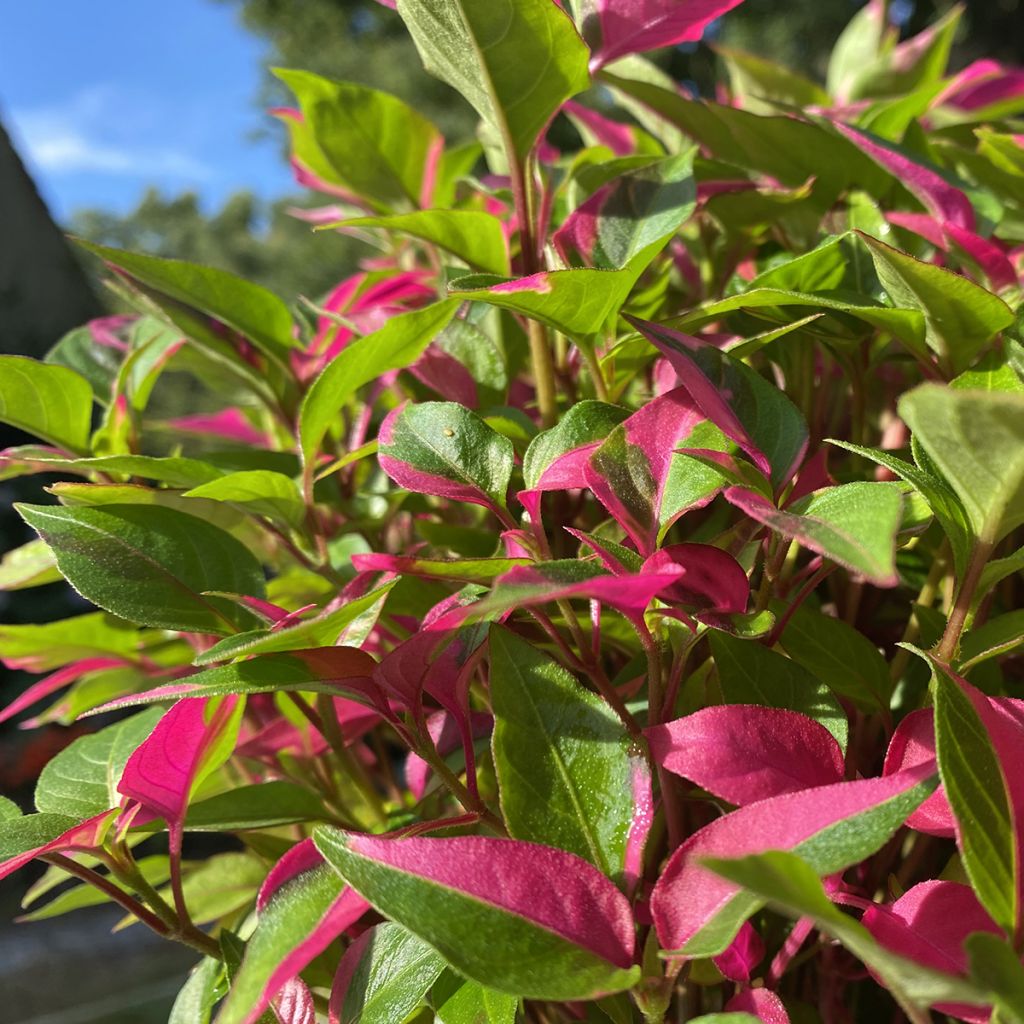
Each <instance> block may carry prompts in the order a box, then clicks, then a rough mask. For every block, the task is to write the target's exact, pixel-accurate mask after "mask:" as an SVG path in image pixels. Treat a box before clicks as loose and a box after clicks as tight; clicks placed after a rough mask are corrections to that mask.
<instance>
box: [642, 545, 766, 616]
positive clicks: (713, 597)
mask: <svg viewBox="0 0 1024 1024" xmlns="http://www.w3.org/2000/svg"><path fill="white" fill-rule="evenodd" d="M674 572H678V577H677V578H676V579H675V580H674V581H673V582H672V583H671V584H669V585H668V586H667V587H664V588H663V589H662V590H661V591H660V592H659V594H658V597H659V598H661V600H662V601H664V602H666V603H667V604H681V605H683V606H685V607H686V608H687V609H688V610H692V611H693V612H694V613H695V614H698V613H699V615H700V616H710V617H711V618H717V617H719V616H725V615H735V614H740V613H742V612H745V611H746V610H747V601H748V599H749V597H750V581H749V580H748V579H747V574H746V573H745V572H744V571H743V567H742V566H741V565H740V564H739V562H737V561H736V559H735V558H733V557H732V555H730V554H728V552H725V551H722V550H721V548H716V547H712V546H711V545H710V544H670V545H669V546H668V547H665V548H661V549H660V550H658V551H655V552H654V554H653V555H651V556H650V557H649V558H648V559H647V560H646V561H645V562H644V564H643V566H642V568H641V569H640V575H641V576H644V575H656V574H665V573H674Z"/></svg>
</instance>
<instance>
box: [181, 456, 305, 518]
mask: <svg viewBox="0 0 1024 1024" xmlns="http://www.w3.org/2000/svg"><path fill="white" fill-rule="evenodd" d="M184 497H186V498H210V499H212V500H213V501H224V502H227V503H228V504H229V505H234V506H235V508H238V509H241V510H242V511H243V512H249V513H251V514H252V515H257V516H266V518H267V519H272V520H274V521H275V522H278V523H283V524H284V525H285V526H290V527H294V528H297V527H299V526H301V525H302V523H303V521H304V520H305V518H306V506H305V503H304V502H303V500H302V495H301V494H299V489H298V487H296V486H295V481H294V480H292V479H290V478H289V477H287V476H285V475H284V473H275V472H273V471H272V470H269V469H252V470H245V471H242V472H239V473H228V474H227V475H226V476H222V477H219V478H218V479H216V480H211V481H210V482H209V483H205V484H200V485H199V486H198V487H193V488H192V490H190V491H186V492H185V495H184Z"/></svg>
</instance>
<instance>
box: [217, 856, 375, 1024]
mask: <svg viewBox="0 0 1024 1024" xmlns="http://www.w3.org/2000/svg"><path fill="white" fill-rule="evenodd" d="M256 903H257V911H258V914H259V917H258V921H257V924H256V930H255V931H254V932H253V934H252V938H250V939H249V942H248V943H247V945H246V950H245V958H244V959H243V960H242V965H241V968H240V969H239V971H238V973H237V975H236V976H235V978H234V981H233V982H232V985H231V992H230V993H229V994H228V998H227V1000H226V1001H225V1003H224V1005H223V1007H222V1008H221V1011H220V1014H219V1015H218V1017H217V1021H216V1024H256V1022H257V1021H258V1020H259V1017H260V1015H261V1014H262V1013H263V1011H264V1010H265V1009H266V1008H267V1006H269V1005H270V1002H271V1000H272V999H273V998H274V996H276V995H277V994H278V993H279V992H280V991H281V989H282V988H283V987H284V986H285V984H286V983H287V982H288V981H289V980H290V979H292V978H296V977H298V975H299V972H300V971H302V970H303V969H304V968H305V967H306V966H307V965H308V964H309V963H310V962H311V961H312V960H314V959H315V958H316V957H318V956H319V955H320V954H321V953H322V952H323V951H324V950H325V949H327V947H328V946H329V945H330V944H331V943H332V942H334V941H335V940H336V939H337V938H338V937H339V936H340V935H341V934H342V933H343V932H344V931H346V930H347V929H348V928H350V927H351V926H352V925H354V924H355V923H356V922H357V921H358V920H359V918H360V917H362V916H363V914H365V913H366V911H367V910H369V909H370V907H369V904H368V903H367V902H366V901H365V900H363V899H362V898H361V897H360V896H358V895H357V894H356V893H355V892H353V891H352V890H351V889H349V888H348V887H347V886H346V885H345V884H344V883H343V882H342V881H341V879H340V878H339V877H338V876H337V874H336V873H335V872H334V871H332V870H331V869H330V868H329V867H328V866H327V865H326V864H325V863H324V860H323V858H322V857H321V856H320V854H319V853H318V852H317V850H316V847H315V846H314V845H313V841H312V840H311V839H306V840H303V841H302V842H301V843H299V844H297V845H296V846H293V847H292V848H291V849H290V850H289V851H288V852H287V853H286V854H285V855H284V856H283V857H282V858H281V859H280V860H279V861H278V862H277V864H276V865H275V866H274V868H273V869H272V870H271V872H270V874H269V875H267V878H266V881H265V882H264V883H263V886H262V887H261V889H260V892H259V896H258V897H257V901H256Z"/></svg>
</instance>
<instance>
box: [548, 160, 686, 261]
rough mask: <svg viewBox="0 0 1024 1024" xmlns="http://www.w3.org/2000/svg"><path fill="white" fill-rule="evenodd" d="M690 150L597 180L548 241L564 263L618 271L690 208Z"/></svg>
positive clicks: (683, 217) (683, 218)
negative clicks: (605, 180) (607, 179)
mask: <svg viewBox="0 0 1024 1024" xmlns="http://www.w3.org/2000/svg"><path fill="white" fill-rule="evenodd" d="M696 201H697V189H696V185H695V183H694V179H693V152H692V150H690V151H685V152H682V153H677V154H676V155H675V156H670V157H666V158H665V159H664V160H658V161H657V162H655V163H652V164H647V165H646V166H644V167H640V168H637V169H636V170H633V171H628V172H627V173H625V174H623V175H620V176H619V177H618V178H615V179H613V180H612V181H610V182H608V183H607V184H606V185H602V186H601V187H600V188H599V189H598V190H597V191H596V192H595V193H594V194H593V195H592V196H590V197H589V198H588V199H587V200H586V201H585V202H584V203H583V204H582V205H581V206H579V207H577V208H576V209H575V210H574V211H573V212H572V213H571V214H570V215H569V217H567V218H566V220H565V223H564V224H563V225H562V226H561V227H560V228H559V229H558V230H557V231H556V232H555V233H554V235H553V236H552V241H553V243H554V245H555V247H556V248H557V249H558V252H559V253H560V254H561V256H562V259H563V260H564V261H565V262H566V263H567V264H568V265H570V266H573V265H580V264H582V265H583V266H585V267H596V268H599V269H602V270H620V269H621V268H623V267H624V266H626V264H627V263H628V262H629V261H630V260H631V259H632V258H633V257H634V256H636V255H637V254H638V253H640V252H641V251H642V250H643V249H645V248H646V247H647V246H649V245H651V244H653V243H655V242H657V241H658V240H659V239H660V238H663V237H664V236H665V235H668V234H671V233H673V232H675V231H677V230H678V229H679V227H680V225H681V224H683V223H684V221H686V219H687V218H688V217H689V216H690V214H691V213H693V210H694V208H695V206H696Z"/></svg>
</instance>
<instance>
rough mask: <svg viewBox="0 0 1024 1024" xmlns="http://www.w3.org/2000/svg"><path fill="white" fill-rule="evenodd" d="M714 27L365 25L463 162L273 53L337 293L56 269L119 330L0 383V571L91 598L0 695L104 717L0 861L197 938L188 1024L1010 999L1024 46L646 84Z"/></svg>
mask: <svg viewBox="0 0 1024 1024" xmlns="http://www.w3.org/2000/svg"><path fill="white" fill-rule="evenodd" d="M737 3H738V0H719V2H710V0H709V2H701V0H632V2H630V3H619V2H615V3H613V2H612V0H573V2H571V3H568V4H563V5H562V6H563V7H565V8H572V10H563V9H562V7H560V6H558V5H556V4H555V3H553V2H552V0H398V14H399V15H400V16H401V17H402V18H404V20H405V22H406V25H407V26H408V28H409V30H410V31H411V33H412V35H413V38H414V40H415V42H416V44H417V47H418V48H419V50H420V53H421V55H422V57H423V60H424V62H425V64H426V66H427V68H428V69H429V70H430V71H432V72H433V73H434V74H435V75H437V76H439V77H440V78H442V79H444V80H445V81H447V82H449V83H451V84H452V85H454V86H455V87H456V88H458V89H459V90H460V91H461V92H462V93H463V94H464V95H465V96H466V98H467V100H469V102H470V103H471V104H472V105H473V106H474V107H475V108H476V111H477V113H478V114H479V115H480V117H481V120H482V125H481V130H480V140H481V141H480V143H479V144H478V143H471V144H468V145H465V144H464V145H454V146H453V145H446V144H445V141H444V140H443V139H442V138H441V136H440V135H439V133H438V131H437V130H436V129H435V128H434V126H433V125H432V124H431V123H430V122H429V121H427V120H425V119H424V118H423V117H421V116H420V115H418V114H417V113H416V112H415V111H413V110H412V109H410V108H409V107H407V106H406V105H404V104H403V103H401V102H399V101H398V100H396V99H394V98H393V97H390V96H388V95H385V94H383V93H378V92H374V91H373V90H370V89H367V88H365V87H362V86H358V85H352V84H346V83H340V82H333V81H328V80H326V79H323V78H320V77H317V76H315V75H312V74H309V73H305V72H301V71H282V72H280V73H279V74H280V77H281V78H282V80H283V81H284V82H285V83H286V85H287V86H288V87H289V88H290V89H291V90H292V91H293V92H294V94H295V96H296V100H297V103H298V108H297V109H294V110H284V111H280V112H279V114H280V116H281V117H282V118H283V119H284V121H285V122H286V124H287V125H288V127H289V130H290V132H291V139H292V147H293V153H294V164H295V167H296V170H297V173H298V175H299V177H300V179H301V180H302V181H303V182H304V183H305V184H307V185H309V186H311V187H312V188H313V189H316V190H319V191H320V192H323V193H325V194H326V195H327V196H328V197H329V200H328V201H329V203H330V205H328V206H326V207H325V208H323V209H321V210H319V211H318V212H317V213H316V214H315V215H313V216H314V219H316V220H318V221H320V222H321V223H322V224H323V225H326V226H328V227H333V228H335V229H338V230H342V231H345V232H348V233H351V234H355V235H356V236H358V237H362V238H365V239H366V240H368V241H369V242H371V243H372V244H374V245H376V246H377V247H378V251H377V253H376V254H375V255H374V256H373V258H372V259H371V258H368V259H367V260H366V261H365V264H364V267H363V270H362V271H361V272H360V273H359V274H357V275H356V276H354V277H351V278H349V279H347V280H345V281H343V282H341V284H339V285H338V287H337V288H336V289H335V290H334V291H333V292H331V293H330V295H329V296H328V297H327V298H326V299H325V300H324V301H323V302H321V303H319V304H314V303H310V302H308V301H305V300H304V301H301V302H298V303H296V305H295V306H293V307H289V306H287V305H285V304H284V303H283V302H282V301H281V300H280V299H279V298H277V297H276V296H274V295H272V294H271V293H269V292H267V291H265V290H263V289H262V288H260V287H257V286H255V285H252V284H248V283H246V282H245V281H242V280H239V279H237V278H234V277H232V276H230V275H228V274H226V273H223V272H219V271H214V270H210V269H208V268H205V267H202V266H198V265H190V264H186V263H180V262H173V261H167V260H162V259H158V258H155V257H151V256H145V255H139V254H134V253H128V252H122V251H117V250H112V249H106V248H101V247H98V246H94V245H87V246H86V248H88V249H90V250H91V251H92V252H94V253H95V254H96V255H97V256H99V257H100V258H101V259H102V260H104V261H105V262H106V263H107V264H108V265H109V267H110V268H111V270H112V271H113V278H112V282H113V286H114V288H115V289H116V291H117V293H118V294H119V295H120V296H121V297H122V298H123V299H124V300H126V301H127V302H129V303H130V304H131V306H132V307H133V308H135V309H137V310H138V315H137V316H118V317H115V318H108V319H106V320H102V321H98V322H93V323H92V324H90V325H88V326H87V327H85V328H83V329H81V330H79V331H77V332H75V333H73V334H72V335H70V336H68V337H67V338H65V339H64V340H63V341H62V342H61V343H60V344H59V345H58V346H57V347H56V348H55V349H54V351H53V352H52V353H51V354H50V356H49V357H48V359H47V360H46V361H45V362H41V363H40V362H32V361H30V360H25V359H21V358H18V357H14V356H7V357H3V361H2V364H0V418H2V419H4V420H5V421H6V422H9V423H13V424H14V425H16V426H19V427H21V428H22V429H24V430H26V431H29V432H30V433H32V434H33V435H35V436H37V437H38V438H39V443H38V444H36V445H29V446H25V447H20V448H16V449H12V450H8V451H7V452H5V453H4V455H3V472H4V473H5V474H6V475H7V476H13V475H19V474H30V473H44V472H45V473H50V474H53V473H57V474H59V475H60V476H61V477H64V478H66V479H65V480H64V482H61V483H57V484H55V485H53V486H52V487H49V488H48V491H49V493H50V494H51V495H52V496H53V497H54V498H56V499H57V500H56V502H49V503H43V504H32V505H24V506H21V507H20V512H21V515H22V516H23V518H24V519H25V521H26V522H27V523H28V524H29V525H30V526H32V527H33V528H34V529H35V530H36V531H37V532H38V534H39V539H38V540H35V541H33V542H31V543H30V544H27V545H26V546H24V547H22V548H20V549H18V550H17V551H15V552H12V553H10V554H9V555H8V556H7V558H6V559H5V560H4V562H3V567H2V570H0V571H2V576H3V581H4V585H5V586H6V587H8V588H18V587H27V586H32V585H36V584H40V583H43V582H47V581H50V580H53V579H56V578H59V577H64V578H65V579H67V580H68V581H69V582H70V583H71V585H72V586H73V587H74V588H75V589H76V590H77V591H78V592H79V593H80V594H81V595H82V596H83V597H84V598H85V599H87V600H88V601H90V602H91V603H92V604H94V605H95V606H96V607H97V609H98V610H96V611H90V612H87V613H85V614H82V615H79V616H76V617H74V618H70V619H67V620H65V621H63V622H58V623H54V624H49V625H38V626H19V627H4V628H2V629H0V654H2V656H3V658H4V659H5V661H6V662H7V664H9V665H12V666H17V667H21V668H25V669H28V670H29V671H32V672H36V673H39V674H40V675H42V678H41V679H40V680H39V681H37V682H35V683H34V684H33V685H32V686H30V687H29V688H28V689H27V690H26V691H25V692H24V693H23V694H21V695H20V696H19V697H18V698H17V699H16V700H15V701H14V702H13V703H12V704H11V705H10V706H8V707H7V708H6V709H5V710H4V711H3V713H2V716H0V717H2V718H5V719H6V718H10V717H12V716H15V715H19V714H20V713H21V712H23V711H24V710H26V709H29V708H32V709H33V713H34V715H35V717H34V718H32V719H31V720H30V721H27V722H23V723H22V724H23V725H25V726H32V725H35V724H38V723H46V722H60V723H65V724H69V723H71V722H76V721H78V720H79V719H81V718H83V716H89V715H93V714H103V715H105V718H104V719H102V721H104V722H106V723H107V724H105V725H103V727H102V728H100V729H98V730H97V731H95V732H91V733H89V734H87V735H84V736H82V737H81V738H78V739H76V740H75V741H74V742H73V743H71V744H70V745H69V746H68V747H67V748H66V749H64V750H63V751H62V752H61V753H60V754H59V755H58V756H56V757H55V758H54V759H53V760H52V761H51V762H50V763H49V764H48V765H47V767H46V768H45V769H44V771H43V772H42V774H41V776H40V778H39V782H38V788H37V790H36V798H35V802H36V807H37V811H36V813H31V814H25V815H22V814H21V811H20V810H19V808H18V807H16V806H15V805H14V804H13V803H11V802H10V801H7V802H3V801H0V813H2V815H3V818H4V820H3V823H2V824H0V862H2V864H0V872H2V873H4V874H6V873H9V872H11V871H14V870H15V869H17V868H19V867H21V866H22V865H24V864H26V863H28V862H29V861H31V860H33V859H39V860H42V861H44V862H46V863H47V864H48V868H47V873H46V875H45V876H44V879H43V883H42V884H41V885H39V886H36V887H35V889H34V890H33V893H32V897H33V899H37V898H39V897H40V896H41V894H42V893H44V892H46V893H51V894H52V892H53V889H54V886H56V885H58V884H60V883H61V882H64V881H66V880H67V877H68V876H69V875H70V876H73V879H74V880H75V881H74V883H73V887H72V888H69V889H66V890H62V891H60V892H59V893H58V894H57V895H56V896H55V897H53V899H52V902H49V903H47V904H44V905H43V906H42V907H41V908H40V907H39V906H38V904H37V903H35V902H33V903H32V904H31V908H32V913H31V914H30V915H29V916H49V915H53V914H56V913H58V912H61V911H64V910H71V909H74V908H76V907H79V906H84V905H87V904H94V903H96V902H98V901H101V900H114V901H116V902H117V903H119V904H121V906H122V907H124V908H125V909H126V910H127V911H128V912H129V913H130V914H132V915H134V917H136V918H138V920H139V921H140V922H141V923H142V924H143V925H145V926H148V927H149V928H152V929H154V930H155V931H157V932H158V933H160V934H162V935H165V936H167V937H168V938H171V939H175V940H177V941H179V942H183V943H187V944H188V945H190V946H193V947H195V949H196V950H197V952H198V953H200V954H201V955H202V960H201V961H200V963H199V965H198V966H197V968H196V970H195V972H194V973H193V975H192V976H191V977H190V979H189V980H188V982H187V984H186V985H185V988H184V989H183V990H182V994H181V996H180V997H179V999H178V1002H177V1004H176V1006H175V1009H174V1012H173V1016H172V1020H173V1021H174V1022H175V1024H184V1022H188V1024H193V1022H197V1021H208V1020H209V1019H210V1018H211V1015H212V1014H214V1013H215V1014H216V1020H217V1021H218V1022H219V1024H242V1022H249V1024H251V1022H253V1021H256V1020H259V1019H270V1018H269V1017H267V1016H266V1014H267V1013H272V1014H276V1016H277V1018H278V1019H280V1020H282V1021H286V1022H298V1021H313V1020H314V1019H317V1018H320V1019H322V1018H323V1017H324V1016H325V1015H329V1017H330V1020H332V1021H334V1020H338V1021H348V1022H351V1021H356V1020H359V1021H363V1022H365V1024H370V1022H381V1024H388V1022H399V1021H403V1020H406V1019H407V1018H409V1017H414V1018H415V1019H416V1020H421V1021H426V1020H431V1019H436V1020H439V1021H441V1022H443V1024H468V1022H478V1021H489V1022H494V1024H512V1022H513V1021H515V1020H520V1021H537V1022H547V1024H553V1022H556V1021H570V1020H588V1021H595V1022H596V1021H605V1020H610V1021H613V1022H627V1021H634V1020H636V1021H639V1020H641V1019H642V1020H644V1021H648V1022H655V1021H662V1020H665V1019H671V1020H680V1021H681V1020H691V1019H695V1018H697V1017H701V1016H702V1015H705V1014H712V1015H714V1014H721V1013H725V1016H713V1017H705V1018H704V1019H706V1020H709V1021H710V1020H712V1019H715V1020H719V1021H725V1020H730V1021H737V1022H738V1021H741V1020H751V1019H752V1018H759V1019H760V1020H762V1021H765V1022H778V1021H785V1020H789V1019H792V1020H794V1021H797V1020H799V1021H814V1020H819V1019H820V1020H823V1021H828V1022H830V1021H847V1020H856V1021H864V1022H868V1021H877V1020H890V1019H903V1018H901V1017H900V1014H901V1013H902V1014H903V1015H904V1017H905V1019H909V1020H912V1021H917V1022H923V1021H926V1020H930V1019H931V1017H930V1014H929V1010H928V1009H927V1008H928V1007H932V1006H936V1007H938V1008H939V1009H940V1011H943V1012H947V1013H949V1014H950V1015H952V1016H955V1017H957V1018H960V1019H964V1020H968V1021H979V1020H984V1019H987V1018H988V1016H989V1014H990V1012H991V1010H990V1008H991V1007H992V1006H995V1007H996V1010H995V1013H996V1014H997V1015H998V1017H999V1019H1000V1020H1003V1021H1006V1022H1011V1021H1016V1022H1020V1021H1021V1020H1024V1010H1022V1006H1024V997H1022V992H1024V970H1022V968H1021V964H1020V953H1021V950H1022V940H1024V927H1022V912H1024V908H1022V902H1021V893H1022V860H1021V846H1022V841H1024V826H1022V824H1021V815H1022V813H1024V774H1022V764H1021V756H1022V755H1021V751H1022V750H1024V710H1022V709H1024V704H1022V703H1021V701H1020V700H1019V699H1018V698H1019V697H1021V696H1024V692H1022V690H1024V680H1022V676H1021V672H1020V663H1019V661H1015V660H1014V659H1015V655H1016V654H1017V653H1018V651H1019V649H1020V645H1021V644H1022V642H1024V611H1021V610H1019V608H1018V609H1017V610H1015V608H1014V603H1015V601H1017V600H1018V599H1019V596H1020V582H1021V581H1020V572H1021V569H1022V567H1024V548H1022V547H1020V544H1021V540H1022V537H1021V525H1022V523H1024V444H1022V441H1024V395H1022V393H1021V392H1022V391H1024V384H1022V377H1021V373H1022V370H1024V350H1022V348H1021V343H1020V337H1019V320H1018V319H1017V317H1016V310H1017V309H1018V307H1019V304H1020V299H1021V290H1020V272H1021V256H1022V252H1024V247H1022V243H1024V147H1022V139H1024V136H1022V135H1021V134H1020V133H1021V131H1022V128H1021V122H1020V121H1019V120H1017V121H1015V120H1014V118H1015V117H1019V116H1020V115H1021V114H1022V113H1024V73H1022V72H1020V71H1015V70H1012V69H1007V68H1003V67H1000V66H998V65H995V64H993V63H991V62H981V63H979V64H975V65H972V66H971V67H969V68H967V69H966V70H964V71H961V72H960V73H958V74H955V75H952V76H947V72H946V67H945V65H946V58H947V55H948V51H949V46H950V43H951V40H952V36H953V34H954V33H955V31H956V28H957V18H958V11H955V10H954V11H953V12H952V13H951V14H950V15H949V16H948V17H947V18H946V19H945V20H943V21H941V22H939V23H938V24H936V25H935V26H934V27H933V28H931V29H929V30H928V31H927V32H925V33H924V34H923V35H921V36H917V37H915V38H912V39H909V40H907V41H905V42H897V40H896V38H895V37H894V33H893V30H891V29H890V28H889V27H888V26H887V25H886V22H885V7H886V5H885V4H884V3H879V2H874V0H873V2H872V3H870V4H868V6H867V7H865V8H864V9H863V10H862V11H861V12H860V13H859V14H857V15H856V17H855V18H854V20H853V22H852V23H851V24H850V26H849V28H848V29H847V30H846V32H845V33H844V34H843V36H842V38H841V39H840V41H839V44H838V46H837V47H836V50H835V53H834V55H833V57H832V62H831V64H830V67H829V74H828V82H827V86H821V85H819V84H817V83H815V82H813V81H811V80H810V79H809V78H806V77H804V76H803V75H801V74H800V73H799V72H797V71H793V70H789V69H784V68H781V67H777V66H775V65H773V64H771V63H768V62H766V61H764V60H762V59H755V58H753V57H750V56H748V55H744V54H741V53H735V52H722V53H721V54H720V57H721V60H722V63H723V66H724V68H725V70H726V71H727V72H728V79H727V84H723V86H722V87H721V92H720V95H719V96H718V97H717V99H716V101H714V102H711V101H701V100H697V99H695V98H693V97H691V96H689V95H687V94H686V93H685V92H682V91H680V89H679V88H678V87H677V86H676V85H675V84H674V83H673V82H672V81H670V80H667V79H665V78H664V77H663V76H662V75H661V74H660V73H659V72H658V71H657V70H656V69H655V67H654V66H653V65H652V64H650V63H648V62H647V61H646V60H644V59H643V58H641V57H639V56H637V54H638V53H639V52H641V51H647V50H650V49H653V48H655V47H659V46H664V45H668V44H673V43H678V42H681V41H686V40H694V39H697V38H699V37H700V35H701V32H702V30H703V28H704V26H705V24H706V23H707V22H708V21H709V20H710V19H711V18H712V17H717V16H719V15H721V14H724V13H725V12H726V11H728V10H729V9H730V8H732V7H735V6H736V5H737ZM731 16H732V17H742V11H739V12H736V13H735V14H733V15H731ZM573 19H575V25H574V21H573ZM577 27H578V28H579V31H577ZM367 59H372V55H368V58H367ZM553 119H554V120H553ZM173 378H177V379H178V381H179V385H178V387H177V388H171V390H173V391H175V392H176V393H179V392H180V390H181V384H180V381H181V380H186V381H188V382H189V383H188V388H189V389H190V393H191V395H192V397H193V399H194V401H193V402H192V404H191V406H190V414H189V415H188V416H184V417H183V416H181V415H180V410H178V413H177V414H176V413H175V412H174V411H173V408H172V406H171V405H170V404H169V403H166V402H165V403H164V405H160V404H158V403H159V402H160V400H161V395H162V394H164V392H165V391H166V390H167V389H168V385H170V384H172V383H173ZM55 695H56V700H55V702H50V703H48V704H46V703H44V702H46V701H47V700H48V699H50V700H51V701H52V698H54V696H55ZM40 707H41V708H42V710H40ZM139 707H141V710H138V708H139ZM125 709H128V710H125ZM197 831H198V832H218V833H228V834H231V835H232V836H234V837H235V838H234V845H233V847H229V846H225V847H224V849H225V851H226V852H222V853H219V854H216V855H214V856H209V857H207V858H205V859H202V858H198V859H197V858H195V857H194V856H193V857H190V856H189V852H190V849H192V847H191V843H192V839H191V837H190V834H191V833H193V832H197ZM90 886H91V887H93V888H89V887H90ZM114 969H115V968H114V967H113V966H112V968H111V970H112V971H113V970H114ZM219 1001H222V1002H220V1007H219V1009H216V1004H217V1003H218V1002H219ZM750 1015H752V1017H751V1016H750Z"/></svg>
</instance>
